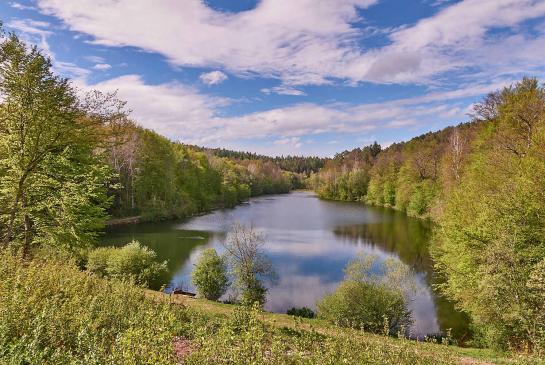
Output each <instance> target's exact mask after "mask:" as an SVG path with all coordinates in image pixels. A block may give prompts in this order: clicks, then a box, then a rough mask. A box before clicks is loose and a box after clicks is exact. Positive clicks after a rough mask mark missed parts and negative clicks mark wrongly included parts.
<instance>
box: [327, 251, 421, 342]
mask: <svg viewBox="0 0 545 365" xmlns="http://www.w3.org/2000/svg"><path fill="white" fill-rule="evenodd" d="M377 260H378V258H377V257H375V256H365V255H362V256H359V257H357V258H356V259H355V260H353V261H352V262H351V263H349V264H348V265H347V267H346V269H345V280H344V281H343V282H342V283H341V284H340V285H339V286H338V287H337V289H336V290H335V291H334V292H333V293H330V294H327V295H326V296H325V297H324V298H322V300H320V301H319V302H318V303H317V307H318V317H319V318H323V319H326V320H328V321H330V322H332V323H336V324H337V325H339V326H342V327H352V328H358V329H363V330H365V331H370V332H374V333H383V332H385V330H387V332H388V333H387V334H397V333H398V332H399V331H400V330H408V327H409V326H410V324H411V313H410V311H409V310H408V309H407V302H408V300H409V299H408V298H409V293H410V292H411V290H412V288H411V287H412V286H413V283H412V280H411V278H412V276H411V271H410V270H409V269H408V268H406V267H405V266H404V265H402V264H400V263H397V262H395V261H393V260H387V261H385V262H382V263H378V261H377Z"/></svg>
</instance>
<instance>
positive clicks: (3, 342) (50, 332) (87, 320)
mask: <svg viewBox="0 0 545 365" xmlns="http://www.w3.org/2000/svg"><path fill="white" fill-rule="evenodd" d="M2 251H3V250H0V364H23V363H24V364H40V365H41V364H85V365H87V364H132V363H134V364H165V365H170V364H174V363H179V362H180V360H181V359H180V358H176V357H177V356H176V355H180V353H179V352H178V351H176V353H175V352H174V347H176V345H179V346H178V347H181V348H182V350H184V349H185V350H187V351H186V353H185V357H184V358H183V361H184V363H186V364H194V365H201V364H252V365H257V364H262V365H265V364H267V365H269V364H278V365H280V364H282V365H284V364H331V365H333V364H339V363H346V364H389V365H398V364H421V365H437V364H502V363H504V364H512V363H517V362H518V363H524V364H537V363H538V362H536V361H533V362H532V361H531V360H530V359H525V358H521V359H514V358H509V357H507V356H500V355H498V354H495V353H493V352H492V351H488V350H478V349H461V348H457V347H452V346H448V347H447V346H442V345H437V344H432V343H418V342H414V341H410V340H399V339H394V338H388V337H383V336H377V335H372V334H366V333H362V332H361V331H355V330H350V329H339V328H336V327H334V326H331V325H329V324H327V323H324V322H322V321H319V320H308V319H297V320H295V319H294V318H292V317H290V316H287V315H282V314H273V313H263V312H261V311H259V310H257V309H254V310H250V311H249V310H247V309H243V308H241V307H238V306H234V305H225V304H220V303H216V302H211V301H207V300H202V299H190V298H187V297H183V296H179V295H172V296H171V295H167V294H164V293H160V292H156V291H150V290H146V291H144V290H142V289H140V288H138V287H135V286H133V285H131V284H129V283H124V282H119V281H116V280H111V281H110V280H104V279H100V278H98V277H96V276H94V275H89V274H88V273H85V272H81V271H80V270H79V269H78V268H77V267H76V266H75V265H73V264H70V259H68V258H67V259H63V258H55V257H49V256H47V255H44V254H40V255H37V257H38V258H36V259H34V260H32V261H28V260H24V259H22V258H20V257H18V256H13V255H12V254H10V253H8V252H2Z"/></svg>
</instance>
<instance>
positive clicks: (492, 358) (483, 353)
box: [147, 290, 545, 364]
mask: <svg viewBox="0 0 545 365" xmlns="http://www.w3.org/2000/svg"><path fill="white" fill-rule="evenodd" d="M147 295H148V297H150V298H153V299H154V300H159V301H169V302H170V303H174V304H177V305H180V306H184V307H187V308H190V309H192V310H194V311H195V312H198V313H201V314H205V315H214V316H219V317H230V316H233V315H234V313H235V312H236V310H237V309H238V306H236V305H233V304H224V303H220V302H215V301H210V300H206V299H201V298H191V297H188V296H184V295H171V294H165V293H161V292H157V291H151V290H148V291H147ZM259 319H260V320H261V321H262V322H263V323H265V324H267V325H269V326H272V327H275V328H277V329H280V330H283V329H291V330H294V331H309V332H312V331H315V332H317V333H319V334H323V335H326V336H340V337H343V335H347V334H348V335H349V336H351V337H354V338H357V340H358V341H361V342H363V343H365V344H368V345H369V346H371V347H372V346H376V347H385V348H391V349H399V348H401V347H403V348H405V349H406V350H408V351H409V352H414V353H418V354H419V355H420V356H422V357H423V358H429V359H437V361H441V359H442V358H443V357H445V356H446V357H447V358H448V359H449V361H452V363H453V364H454V363H459V364H519V363H522V364H526V363H527V364H545V361H540V360H539V359H533V358H530V357H527V356H523V355H520V356H519V355H513V354H508V353H500V352H497V351H494V350H491V349H479V348H463V347H457V346H445V345H441V344H437V343H426V342H416V341H410V340H400V339H396V338H390V337H386V336H381V335H376V334H372V333H363V332H361V331H355V330H350V329H340V328H338V327H336V326H333V325H332V324H330V323H329V322H326V321H324V320H321V319H317V318H313V319H308V318H295V317H293V316H289V315H287V314H279V313H270V312H261V313H260V315H259ZM400 344H401V345H400ZM437 363H440V362H437Z"/></svg>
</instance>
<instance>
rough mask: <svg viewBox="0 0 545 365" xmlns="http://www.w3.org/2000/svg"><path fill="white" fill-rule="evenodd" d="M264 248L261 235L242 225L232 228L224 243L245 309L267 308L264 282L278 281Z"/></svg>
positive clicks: (236, 286)
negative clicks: (246, 307) (263, 306)
mask: <svg viewBox="0 0 545 365" xmlns="http://www.w3.org/2000/svg"><path fill="white" fill-rule="evenodd" d="M264 244H265V241H264V240H263V237H262V236H261V235H260V234H259V233H257V232H255V231H254V230H253V229H252V228H248V227H245V226H243V225H241V224H238V223H237V224H235V225H234V226H233V227H232V228H231V231H230V232H229V234H228V237H227V240H226V242H225V243H224V247H225V251H226V252H225V255H226V258H227V261H228V263H229V267H230V271H231V274H232V275H233V276H234V284H235V290H237V291H238V293H239V296H240V298H239V299H240V302H241V303H242V304H243V305H253V304H254V303H258V304H259V305H263V304H264V303H265V300H266V295H267V288H266V287H265V285H264V281H265V280H271V281H274V280H275V279H276V272H275V271H274V268H273V266H272V263H271V261H270V260H269V259H268V258H267V256H266V255H265V254H264V252H263V250H262V247H263V245H264Z"/></svg>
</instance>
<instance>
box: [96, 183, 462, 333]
mask: <svg viewBox="0 0 545 365" xmlns="http://www.w3.org/2000/svg"><path fill="white" fill-rule="evenodd" d="M235 222H239V223H242V224H244V225H247V226H252V227H253V228H254V229H255V230H257V231H259V232H261V233H262V234H263V236H264V238H265V241H266V243H265V246H264V249H265V251H266V254H267V255H268V257H269V258H270V259H271V261H272V262H273V265H274V267H275V270H276V271H277V273H278V280H277V282H276V283H274V285H271V286H270V287H269V292H268V296H267V302H266V304H265V309H266V310H269V311H273V312H279V313H285V311H286V310H287V309H289V308H291V307H302V306H306V307H310V308H312V309H314V308H315V303H316V301H317V300H318V299H320V298H322V297H323V296H324V294H326V293H328V292H332V291H333V290H335V288H336V287H337V285H338V284H339V282H340V281H342V279H343V276H344V272H343V269H344V267H345V266H346V264H347V263H348V262H349V261H350V260H352V259H353V258H354V257H355V256H356V255H358V254H360V253H364V254H372V255H375V256H377V257H378V258H379V259H385V258H388V257H391V258H394V259H396V260H399V261H400V262H402V263H403V264H405V265H408V266H409V267H411V268H412V269H413V272H414V278H413V280H414V284H415V285H414V287H415V290H414V292H413V293H412V294H411V301H410V304H409V305H410V309H411V311H412V314H413V319H414V325H413V327H412V328H411V332H412V333H413V334H414V335H417V336H423V335H426V334H432V333H439V332H441V331H443V332H444V331H446V330H447V329H449V328H451V329H452V333H453V336H454V337H456V338H462V337H465V336H466V335H467V333H468V329H467V318H466V317H465V316H464V315H462V314H461V313H459V312H457V311H456V310H455V309H454V306H453V305H452V304H451V303H450V302H448V301H447V300H445V299H444V298H442V297H441V296H440V295H439V294H438V293H437V292H436V290H434V285H435V284H437V283H438V282H437V280H438V278H437V277H436V275H434V271H433V263H432V260H431V258H430V254H429V243H430V234H431V225H430V223H428V222H425V221H422V220H419V219H415V218H410V217H407V216H406V215H405V214H403V213H400V212H397V211H394V210H391V209H384V208H376V207H369V206H366V205H363V204H361V203H355V202H336V201H326V200H321V199H319V198H318V197H317V196H316V195H315V194H314V193H312V192H307V191H296V192H292V193H290V194H282V195H271V196H263V197H257V198H252V199H250V200H249V202H247V203H244V204H241V205H239V206H237V207H235V208H232V209H222V210H217V211H214V212H211V213H209V214H206V215H202V216H198V217H193V218H190V219H187V220H184V221H171V222H161V223H145V224H135V225H125V226H117V227H112V228H110V229H109V231H108V232H107V234H106V236H105V237H104V239H103V244H104V245H115V246H120V245H123V244H126V243H128V242H129V241H131V240H132V239H135V240H138V241H140V242H141V243H142V244H144V245H146V246H148V247H150V248H152V249H153V250H154V251H155V252H157V254H158V258H159V259H161V260H168V267H169V275H170V278H169V282H168V283H165V284H167V291H168V290H171V289H172V288H175V287H181V288H183V289H185V290H189V291H193V290H194V287H193V285H192V284H191V279H190V275H191V270H192V268H193V264H194V262H195V260H196V258H197V257H198V256H199V253H200V252H201V251H202V250H203V249H205V248H208V247H214V248H216V249H218V251H221V249H222V247H221V242H222V241H224V240H225V238H226V234H227V232H228V231H229V228H230V227H231V226H232V225H233V224H234V223H235Z"/></svg>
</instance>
